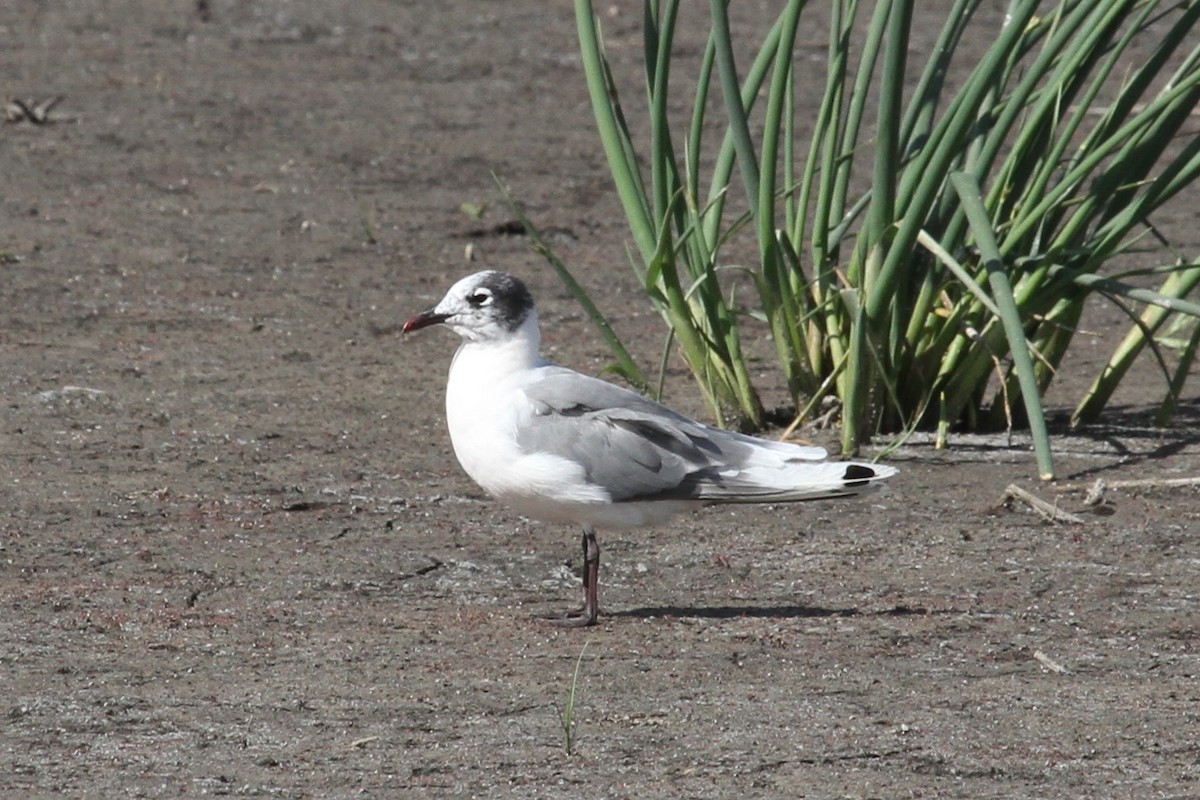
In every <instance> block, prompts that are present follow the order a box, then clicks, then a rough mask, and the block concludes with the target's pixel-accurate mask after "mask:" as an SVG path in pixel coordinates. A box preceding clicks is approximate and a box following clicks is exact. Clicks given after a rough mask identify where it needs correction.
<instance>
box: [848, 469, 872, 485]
mask: <svg viewBox="0 0 1200 800" xmlns="http://www.w3.org/2000/svg"><path fill="white" fill-rule="evenodd" d="M874 477H875V470H873V469H871V468H870V467H864V466H863V465H862V464H847V465H846V474H844V475H842V480H844V481H845V482H846V486H849V487H856V486H866V485H867V483H868V482H869V481H870V480H871V478H874Z"/></svg>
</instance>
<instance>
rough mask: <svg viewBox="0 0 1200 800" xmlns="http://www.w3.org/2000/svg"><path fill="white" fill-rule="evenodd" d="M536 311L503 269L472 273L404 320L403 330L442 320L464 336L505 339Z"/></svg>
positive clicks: (516, 281) (516, 280)
mask: <svg viewBox="0 0 1200 800" xmlns="http://www.w3.org/2000/svg"><path fill="white" fill-rule="evenodd" d="M535 314H536V312H535V311H534V308H533V296H532V295H531V294H529V289H527V288H525V284H524V283H522V282H521V280H520V279H519V278H516V277H514V276H512V275H509V274H508V273H507V272H496V271H495V270H488V271H486V272H476V273H475V274H474V275H468V276H467V277H465V278H463V279H462V280H460V281H459V282H458V283H456V284H454V285H453V286H451V287H450V291H448V292H446V296H445V297H443V298H442V301H441V302H440V303H438V304H437V305H436V306H434V307H433V308H431V309H430V310H429V311H425V312H422V313H420V314H417V315H416V316H415V317H413V318H412V319H410V320H409V321H408V322H406V323H404V332H405V333H409V332H411V331H415V330H420V329H421V328H426V327H429V326H430V325H437V324H439V323H444V324H445V325H447V326H448V327H450V328H451V329H452V330H453V331H454V332H455V333H457V334H458V335H459V336H461V337H463V338H464V339H470V340H471V341H486V340H489V339H502V338H505V337H507V336H509V335H511V334H512V333H514V332H515V331H517V329H519V328H520V327H521V325H523V324H524V323H525V322H526V321H527V320H528V319H529V318H530V317H531V316H534V315H535Z"/></svg>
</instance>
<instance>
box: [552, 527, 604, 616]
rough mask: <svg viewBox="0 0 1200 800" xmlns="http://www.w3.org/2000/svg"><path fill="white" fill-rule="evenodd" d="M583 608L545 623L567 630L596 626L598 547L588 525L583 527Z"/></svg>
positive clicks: (598, 606) (598, 574) (598, 611)
mask: <svg viewBox="0 0 1200 800" xmlns="http://www.w3.org/2000/svg"><path fill="white" fill-rule="evenodd" d="M582 542H583V606H582V607H580V608H574V609H571V610H570V611H568V612H567V613H566V614H564V615H563V616H561V617H547V618H546V621H547V622H551V623H553V624H555V625H562V626H563V627H567V628H583V627H586V626H588V625H595V624H596V617H597V616H599V614H600V600H599V588H600V587H599V583H600V545H599V544H598V543H597V542H596V532H595V531H594V530H592V527H591V526H590V525H584V526H583V538H582Z"/></svg>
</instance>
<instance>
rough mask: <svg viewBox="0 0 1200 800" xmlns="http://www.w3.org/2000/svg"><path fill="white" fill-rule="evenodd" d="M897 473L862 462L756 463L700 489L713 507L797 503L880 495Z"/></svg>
mask: <svg viewBox="0 0 1200 800" xmlns="http://www.w3.org/2000/svg"><path fill="white" fill-rule="evenodd" d="M896 472H897V470H896V468H895V467H889V466H886V465H884V464H865V463H862V462H858V461H825V462H812V461H798V460H791V459H789V460H786V461H779V460H777V459H770V458H767V459H753V460H751V461H749V462H748V463H744V464H743V465H742V466H740V467H728V468H725V469H720V470H717V471H716V472H715V474H709V475H708V476H706V477H707V480H704V481H703V482H701V483H700V484H699V485H697V487H696V488H697V490H698V491H697V495H698V497H699V499H701V500H705V501H707V502H709V503H795V502H802V501H805V500H831V499H835V498H839V497H854V496H855V495H861V494H868V493H871V492H876V491H879V490H880V489H882V488H883V486H884V484H883V482H884V481H886V480H887V479H888V478H890V477H892V476H893V475H895V474H896Z"/></svg>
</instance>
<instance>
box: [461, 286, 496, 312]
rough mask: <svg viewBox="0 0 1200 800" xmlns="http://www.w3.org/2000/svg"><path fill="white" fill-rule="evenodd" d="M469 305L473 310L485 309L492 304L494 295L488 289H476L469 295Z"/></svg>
mask: <svg viewBox="0 0 1200 800" xmlns="http://www.w3.org/2000/svg"><path fill="white" fill-rule="evenodd" d="M467 303H468V304H469V305H470V306H471V307H472V308H483V307H484V306H486V305H491V303H492V293H491V292H489V291H488V290H487V289H476V290H475V291H473V292H471V293H470V294H469V295H467Z"/></svg>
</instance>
